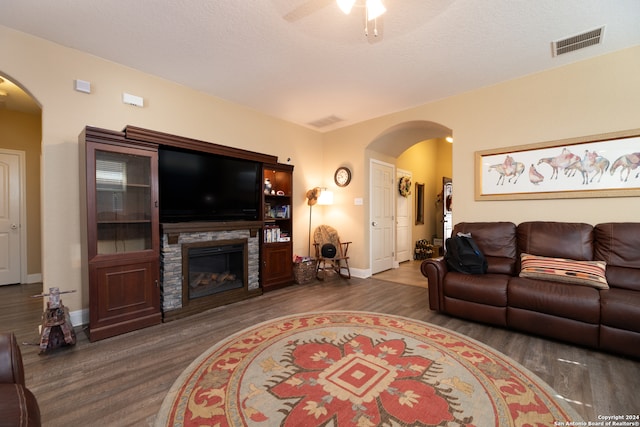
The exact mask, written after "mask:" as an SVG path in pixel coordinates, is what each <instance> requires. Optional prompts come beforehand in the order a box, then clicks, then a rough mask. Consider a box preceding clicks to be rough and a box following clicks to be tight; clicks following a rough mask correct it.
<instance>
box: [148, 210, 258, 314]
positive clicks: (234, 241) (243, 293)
mask: <svg viewBox="0 0 640 427" xmlns="http://www.w3.org/2000/svg"><path fill="white" fill-rule="evenodd" d="M261 226H262V223H260V222H252V221H238V222H228V223H227V222H221V223H216V222H211V223H168V224H162V242H161V252H160V255H161V257H160V264H161V283H160V290H161V296H162V313H163V319H164V320H165V321H167V320H173V319H178V318H181V317H185V316H187V315H190V314H194V313H197V312H201V311H204V310H208V309H210V308H214V307H218V306H221V305H226V304H231V303H233V302H237V301H241V300H244V299H246V298H250V297H253V296H257V295H260V294H261V293H262V290H261V289H260V241H259V230H260V227H261Z"/></svg>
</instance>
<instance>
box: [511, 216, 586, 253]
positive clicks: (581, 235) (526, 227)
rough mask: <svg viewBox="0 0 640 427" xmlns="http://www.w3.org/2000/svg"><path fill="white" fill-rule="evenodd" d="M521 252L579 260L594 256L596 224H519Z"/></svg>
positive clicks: (533, 222)
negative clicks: (594, 229) (594, 227)
mask: <svg viewBox="0 0 640 427" xmlns="http://www.w3.org/2000/svg"><path fill="white" fill-rule="evenodd" d="M517 233H518V251H519V253H527V254H533V255H540V256H546V257H553V258H568V259H575V260H578V261H589V260H592V259H593V226H591V225H589V224H583V223H576V222H545V221H531V222H523V223H521V224H520V225H518V230H517Z"/></svg>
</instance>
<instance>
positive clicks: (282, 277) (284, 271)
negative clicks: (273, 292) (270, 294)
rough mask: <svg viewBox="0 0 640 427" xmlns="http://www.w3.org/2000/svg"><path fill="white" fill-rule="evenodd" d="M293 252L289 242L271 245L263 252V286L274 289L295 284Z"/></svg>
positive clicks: (265, 246)
mask: <svg viewBox="0 0 640 427" xmlns="http://www.w3.org/2000/svg"><path fill="white" fill-rule="evenodd" d="M292 258H293V254H292V250H291V244H290V243H289V242H282V243H269V244H265V245H264V249H263V251H262V267H263V268H262V286H263V288H265V289H267V288H272V289H273V288H274V287H279V286H284V285H289V284H291V283H292V282H293V270H292Z"/></svg>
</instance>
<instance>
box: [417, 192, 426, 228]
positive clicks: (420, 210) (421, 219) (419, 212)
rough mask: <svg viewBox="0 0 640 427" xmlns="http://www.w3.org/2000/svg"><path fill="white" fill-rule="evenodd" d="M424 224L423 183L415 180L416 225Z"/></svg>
mask: <svg viewBox="0 0 640 427" xmlns="http://www.w3.org/2000/svg"><path fill="white" fill-rule="evenodd" d="M421 224H424V184H421V183H418V182H416V225H421Z"/></svg>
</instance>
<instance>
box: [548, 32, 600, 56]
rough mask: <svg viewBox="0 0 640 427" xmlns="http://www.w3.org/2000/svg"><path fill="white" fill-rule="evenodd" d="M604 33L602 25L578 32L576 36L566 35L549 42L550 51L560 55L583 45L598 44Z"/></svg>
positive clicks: (583, 46) (554, 54)
mask: <svg viewBox="0 0 640 427" xmlns="http://www.w3.org/2000/svg"><path fill="white" fill-rule="evenodd" d="M603 34H604V27H600V28H596V29H595V30H591V31H587V32H586V33H582V34H578V35H577V36H573V37H567V38H566V39H562V40H556V41H554V42H552V43H551V51H552V55H553V56H558V55H562V54H564V53H569V52H573V51H576V50H578V49H582V48H585V47H589V46H593V45H596V44H600V42H602V36H603Z"/></svg>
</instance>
